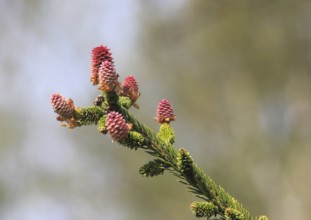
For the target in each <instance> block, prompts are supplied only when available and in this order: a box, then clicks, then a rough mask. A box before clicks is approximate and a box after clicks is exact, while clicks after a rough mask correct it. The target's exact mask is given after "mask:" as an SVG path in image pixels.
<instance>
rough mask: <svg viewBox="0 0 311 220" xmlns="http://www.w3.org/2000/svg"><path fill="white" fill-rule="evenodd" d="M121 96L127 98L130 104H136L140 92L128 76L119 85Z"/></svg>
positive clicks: (131, 77)
mask: <svg viewBox="0 0 311 220" xmlns="http://www.w3.org/2000/svg"><path fill="white" fill-rule="evenodd" d="M121 95H123V96H127V97H129V98H130V99H131V101H132V103H134V102H136V100H137V99H138V97H139V96H140V92H139V90H138V84H137V81H136V79H135V77H134V76H131V75H130V76H127V77H126V78H125V79H124V81H123V82H122V85H121Z"/></svg>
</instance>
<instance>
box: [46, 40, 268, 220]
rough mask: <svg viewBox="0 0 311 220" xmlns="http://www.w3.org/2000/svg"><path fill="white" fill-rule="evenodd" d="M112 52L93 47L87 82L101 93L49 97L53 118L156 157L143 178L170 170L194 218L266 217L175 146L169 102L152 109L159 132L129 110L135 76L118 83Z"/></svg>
mask: <svg viewBox="0 0 311 220" xmlns="http://www.w3.org/2000/svg"><path fill="white" fill-rule="evenodd" d="M118 77H119V75H118V74H117V73H116V70H115V67H114V62H113V58H112V56H111V52H110V50H109V48H108V47H106V46H99V47H96V48H94V49H93V50H92V62H91V82H92V84H93V85H98V89H99V90H101V94H100V95H99V96H97V97H96V99H95V101H94V103H93V104H94V105H93V106H89V107H84V108H79V107H75V105H74V102H73V100H72V99H66V98H64V97H63V96H61V95H60V94H57V93H55V94H53V95H52V96H51V105H52V107H53V109H54V111H55V112H56V113H57V114H58V117H57V120H58V121H61V122H62V123H63V125H66V126H68V127H69V128H75V127H80V126H86V125H92V124H95V125H97V129H98V131H99V132H101V133H103V134H107V133H108V134H109V135H110V137H111V138H112V140H113V141H116V142H118V143H119V144H120V145H123V146H125V147H127V148H130V149H134V150H138V149H142V150H144V151H145V152H146V153H148V154H150V155H152V156H153V157H155V159H154V160H151V161H149V162H148V163H146V164H145V165H143V166H142V167H141V168H140V169H139V173H140V174H141V175H143V176H145V177H155V176H158V175H161V174H163V173H164V172H165V171H169V172H170V173H172V174H173V175H174V176H176V177H177V178H178V182H180V183H182V184H184V185H186V186H187V188H188V190H189V192H192V193H193V194H194V195H195V196H196V197H197V198H199V199H202V200H203V201H195V202H193V203H192V204H191V210H192V212H193V213H194V214H195V216H196V217H199V218H200V217H205V218H207V219H228V220H229V219H231V220H244V219H245V220H254V219H257V220H268V218H267V217H266V216H259V217H258V218H253V217H252V216H251V215H250V213H249V212H248V211H247V210H246V209H245V208H244V207H243V206H242V204H241V203H239V202H238V201H237V200H236V199H235V198H233V197H232V196H231V195H230V194H228V193H227V192H226V191H225V190H224V189H223V188H222V187H221V186H219V185H217V184H216V183H215V182H214V181H213V180H212V179H211V178H210V177H209V176H207V175H206V174H205V173H204V171H203V170H202V169H200V168H199V166H198V165H197V164H196V163H195V162H194V160H193V158H192V157H191V155H190V153H189V152H188V151H187V150H186V149H185V148H179V149H177V148H175V147H174V143H175V132H174V129H173V128H172V127H171V125H170V123H171V122H172V121H174V120H175V119H176V116H175V114H174V113H173V108H172V106H171V104H170V103H169V102H168V101H167V100H165V99H163V100H161V101H160V102H159V104H158V107H157V114H156V117H155V119H156V121H157V122H158V123H160V128H159V131H158V132H155V131H153V130H152V129H151V128H149V127H148V126H147V125H145V124H143V123H141V122H140V121H139V120H138V119H137V118H136V117H134V116H133V115H132V114H131V113H130V112H129V110H130V108H131V107H132V106H133V107H135V108H138V104H137V103H136V101H137V99H138V98H139V96H140V92H139V88H138V84H137V81H136V79H135V77H134V76H128V77H126V78H125V79H124V81H123V83H120V82H119V81H118Z"/></svg>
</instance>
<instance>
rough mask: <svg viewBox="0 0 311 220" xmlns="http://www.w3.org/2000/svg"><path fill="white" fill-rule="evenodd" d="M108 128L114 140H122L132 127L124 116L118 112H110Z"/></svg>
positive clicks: (107, 121)
mask: <svg viewBox="0 0 311 220" xmlns="http://www.w3.org/2000/svg"><path fill="white" fill-rule="evenodd" d="M106 128H107V130H108V133H109V135H110V136H111V138H112V140H114V141H121V140H122V139H124V138H125V137H126V136H127V135H128V133H129V131H130V127H129V125H128V124H127V123H126V122H125V120H124V118H123V116H122V115H121V114H120V113H118V112H114V111H112V112H109V113H108V115H107V119H106Z"/></svg>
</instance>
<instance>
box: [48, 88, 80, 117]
mask: <svg viewBox="0 0 311 220" xmlns="http://www.w3.org/2000/svg"><path fill="white" fill-rule="evenodd" d="M51 105H52V107H53V109H54V112H56V113H57V114H59V115H60V116H61V117H63V118H65V119H70V118H72V117H73V114H74V112H75V106H74V103H73V101H72V99H66V98H64V97H63V96H61V95H60V94H57V93H56V94H53V95H52V96H51Z"/></svg>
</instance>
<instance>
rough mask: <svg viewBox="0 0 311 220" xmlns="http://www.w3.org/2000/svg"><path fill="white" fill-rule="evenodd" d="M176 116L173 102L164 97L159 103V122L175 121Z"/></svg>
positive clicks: (157, 118)
mask: <svg viewBox="0 0 311 220" xmlns="http://www.w3.org/2000/svg"><path fill="white" fill-rule="evenodd" d="M175 118H176V116H175V115H174V113H173V108H172V106H171V104H170V103H169V102H168V101H167V100H166V99H162V100H161V102H159V104H158V108H157V117H156V118H155V119H156V120H157V121H158V122H159V123H161V124H163V123H169V122H170V121H174V120H175Z"/></svg>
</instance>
